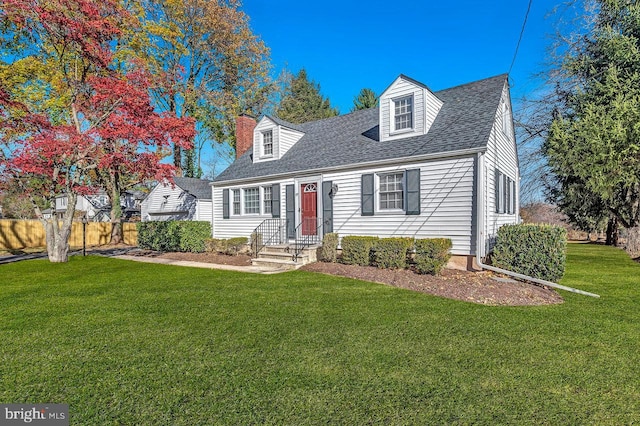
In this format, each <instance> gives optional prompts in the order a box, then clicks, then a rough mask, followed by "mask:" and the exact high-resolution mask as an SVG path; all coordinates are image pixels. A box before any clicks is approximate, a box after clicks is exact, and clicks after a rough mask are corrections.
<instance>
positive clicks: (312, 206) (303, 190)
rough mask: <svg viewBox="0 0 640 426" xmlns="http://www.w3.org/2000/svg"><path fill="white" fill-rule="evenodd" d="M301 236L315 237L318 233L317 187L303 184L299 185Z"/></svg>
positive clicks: (313, 184)
mask: <svg viewBox="0 0 640 426" xmlns="http://www.w3.org/2000/svg"><path fill="white" fill-rule="evenodd" d="M300 194H301V202H300V205H301V206H302V208H301V213H302V214H301V216H302V235H316V234H317V232H318V229H317V228H318V225H317V221H318V220H317V215H318V185H316V184H315V183H303V184H302V185H300Z"/></svg>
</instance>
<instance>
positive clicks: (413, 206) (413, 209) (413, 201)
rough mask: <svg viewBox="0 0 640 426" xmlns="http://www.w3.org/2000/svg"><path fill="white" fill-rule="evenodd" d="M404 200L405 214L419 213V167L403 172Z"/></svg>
mask: <svg viewBox="0 0 640 426" xmlns="http://www.w3.org/2000/svg"><path fill="white" fill-rule="evenodd" d="M404 200H405V210H406V214H408V215H411V214H420V169H411V170H407V171H406V172H405V185H404Z"/></svg>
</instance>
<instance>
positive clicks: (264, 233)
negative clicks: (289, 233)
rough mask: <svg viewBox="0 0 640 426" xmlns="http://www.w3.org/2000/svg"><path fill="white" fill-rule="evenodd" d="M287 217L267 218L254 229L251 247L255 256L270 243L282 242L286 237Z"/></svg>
mask: <svg viewBox="0 0 640 426" xmlns="http://www.w3.org/2000/svg"><path fill="white" fill-rule="evenodd" d="M286 230H287V220H286V219H266V220H264V221H263V222H262V223H261V224H260V225H258V227H257V228H256V229H254V230H253V233H252V234H251V236H252V241H251V248H252V249H253V253H254V256H256V257H257V256H258V253H260V252H261V251H262V249H263V248H265V247H266V246H270V245H276V244H282V243H283V242H284V240H285V238H286V235H285V234H286Z"/></svg>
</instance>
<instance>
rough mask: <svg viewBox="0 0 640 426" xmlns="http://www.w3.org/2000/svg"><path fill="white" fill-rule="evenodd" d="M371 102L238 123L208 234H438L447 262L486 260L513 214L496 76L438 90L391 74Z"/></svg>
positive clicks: (508, 129) (510, 138)
mask: <svg viewBox="0 0 640 426" xmlns="http://www.w3.org/2000/svg"><path fill="white" fill-rule="evenodd" d="M379 105H380V106H379V107H377V108H372V109H368V110H362V111H356V112H353V113H350V114H347V115H342V116H338V117H332V118H327V119H324V120H319V121H313V122H309V123H304V124H291V123H287V122H284V121H282V120H279V119H278V118H276V117H272V116H264V117H262V119H260V120H259V121H258V122H257V124H256V122H255V121H254V120H253V119H251V118H250V117H247V116H241V117H238V121H237V134H236V139H237V143H236V144H237V152H238V158H237V159H236V161H235V162H234V163H233V164H232V165H231V166H229V167H228V168H227V169H226V170H225V171H224V172H223V173H221V174H220V175H219V176H218V177H217V178H216V179H214V182H213V189H212V191H213V205H214V210H213V236H214V237H215V238H230V237H236V236H249V235H250V234H251V233H252V232H253V231H254V230H255V229H256V228H257V227H258V226H260V225H261V224H264V225H263V226H262V228H261V229H265V230H266V229H268V228H269V227H268V226H267V225H268V224H270V223H280V224H282V223H284V222H286V224H285V225H284V226H285V227H286V236H287V237H288V238H289V239H293V238H295V237H296V236H297V235H300V234H302V235H307V236H309V235H311V236H313V235H317V239H319V238H320V237H321V236H322V235H323V234H324V233H327V232H336V233H338V234H339V235H340V237H343V236H346V235H375V236H379V237H397V236H406V237H415V238H436V237H446V238H450V239H451V240H452V242H453V248H452V253H453V254H455V255H463V256H471V255H476V253H478V252H479V253H478V254H480V255H481V256H484V255H486V254H487V253H488V251H490V249H491V248H492V244H493V241H494V239H495V235H496V231H497V230H498V228H499V227H500V226H502V225H503V224H507V223H517V221H518V217H519V211H518V205H519V202H518V197H519V180H520V174H519V167H518V156H517V152H516V141H515V135H514V129H513V118H512V113H511V100H510V96H509V85H508V77H507V75H500V76H496V77H492V78H488V79H484V80H480V81H476V82H473V83H469V84H465V85H461V86H457V87H453V88H450V89H446V90H441V91H438V92H432V91H431V90H429V88H428V87H427V86H425V85H424V84H422V83H420V82H417V81H415V80H413V79H411V78H409V77H407V76H404V75H400V76H399V77H398V78H397V79H396V80H395V81H394V82H393V83H392V84H391V85H390V86H389V87H388V88H387V89H386V90H385V91H384V92H383V93H382V94H381V95H380V103H379ZM245 151H246V152H245ZM280 226H282V225H280ZM262 233H263V238H264V239H266V238H270V237H269V236H268V235H264V232H262ZM478 244H479V246H478Z"/></svg>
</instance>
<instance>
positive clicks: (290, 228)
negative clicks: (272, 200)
mask: <svg viewBox="0 0 640 426" xmlns="http://www.w3.org/2000/svg"><path fill="white" fill-rule="evenodd" d="M285 192H286V198H285V203H286V213H287V217H286V219H287V238H295V237H296V202H295V201H296V200H295V194H294V190H293V185H287V186H286V187H285Z"/></svg>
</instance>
